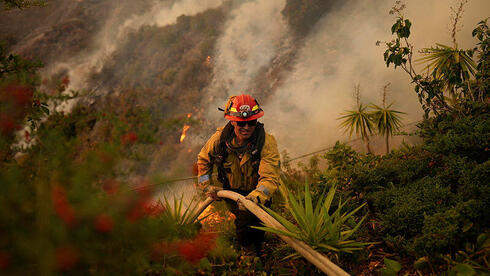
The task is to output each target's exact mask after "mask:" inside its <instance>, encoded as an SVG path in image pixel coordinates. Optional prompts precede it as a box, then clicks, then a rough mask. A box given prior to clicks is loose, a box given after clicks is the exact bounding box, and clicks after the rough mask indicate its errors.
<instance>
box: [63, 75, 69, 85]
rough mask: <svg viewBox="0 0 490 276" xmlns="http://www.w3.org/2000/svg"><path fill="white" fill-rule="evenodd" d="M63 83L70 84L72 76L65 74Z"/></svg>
mask: <svg viewBox="0 0 490 276" xmlns="http://www.w3.org/2000/svg"><path fill="white" fill-rule="evenodd" d="M61 83H62V84H63V85H64V86H68V85H69V84H70V78H69V77H68V76H64V77H63V79H61Z"/></svg>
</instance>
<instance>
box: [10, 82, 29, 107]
mask: <svg viewBox="0 0 490 276" xmlns="http://www.w3.org/2000/svg"><path fill="white" fill-rule="evenodd" d="M7 91H8V92H10V94H11V95H12V96H13V97H14V98H13V100H14V102H15V104H16V105H17V107H20V108H22V107H24V106H26V105H28V104H29V103H30V102H31V100H32V95H33V93H32V90H31V89H30V88H28V87H26V86H21V85H15V84H11V85H9V86H7Z"/></svg>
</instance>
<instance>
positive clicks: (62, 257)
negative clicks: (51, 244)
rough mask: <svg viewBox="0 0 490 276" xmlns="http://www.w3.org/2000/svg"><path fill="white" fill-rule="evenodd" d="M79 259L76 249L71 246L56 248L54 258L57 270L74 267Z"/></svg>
mask: <svg viewBox="0 0 490 276" xmlns="http://www.w3.org/2000/svg"><path fill="white" fill-rule="evenodd" d="M79 259H80V257H79V255H78V251H77V250H76V249H75V248H73V247H72V246H69V245H68V246H63V247H59V248H57V249H56V252H55V260H56V268H58V270H62V271H66V270H71V269H73V268H75V266H76V265H77V263H78V260H79Z"/></svg>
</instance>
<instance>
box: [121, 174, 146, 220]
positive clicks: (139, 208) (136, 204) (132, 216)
mask: <svg viewBox="0 0 490 276" xmlns="http://www.w3.org/2000/svg"><path fill="white" fill-rule="evenodd" d="M137 191H138V192H137V197H136V199H135V200H134V201H133V203H132V204H130V208H129V211H128V213H127V214H126V218H127V219H128V220H129V221H131V222H136V221H137V220H139V219H141V218H143V217H144V216H145V215H146V213H145V209H147V206H148V205H149V204H151V196H152V189H151V185H150V184H149V182H148V181H146V180H142V181H141V182H140V183H139V184H138V188H137Z"/></svg>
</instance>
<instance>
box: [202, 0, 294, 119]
mask: <svg viewBox="0 0 490 276" xmlns="http://www.w3.org/2000/svg"><path fill="white" fill-rule="evenodd" d="M284 5H285V0H280V1H270V0H255V1H249V2H244V3H242V4H240V5H238V6H237V7H235V9H233V10H232V12H231V14H230V15H229V19H228V21H227V22H226V24H225V28H224V32H223V34H222V35H221V37H220V38H219V39H218V41H217V45H216V54H215V57H214V58H213V65H214V67H213V76H214V78H213V80H212V82H211V85H210V87H208V89H207V98H208V99H210V102H209V103H207V105H208V106H210V107H212V108H211V110H210V111H209V112H208V114H207V118H209V119H210V120H211V121H213V122H215V121H217V120H218V118H222V114H219V113H218V112H216V106H220V105H222V104H223V99H227V97H229V96H231V95H236V94H241V93H245V92H247V91H248V88H249V87H250V86H251V83H250V82H251V80H252V79H253V78H254V77H255V76H256V74H257V73H258V72H259V70H260V69H261V68H263V67H264V66H267V65H269V63H270V61H271V59H272V58H273V57H274V56H275V55H276V54H277V51H278V49H279V47H280V46H281V44H282V43H283V42H284V40H285V39H286V38H287V24H286V22H285V21H284V19H283V17H282V14H281V11H282V9H283V8H284ZM248 93H250V92H248Z"/></svg>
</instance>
